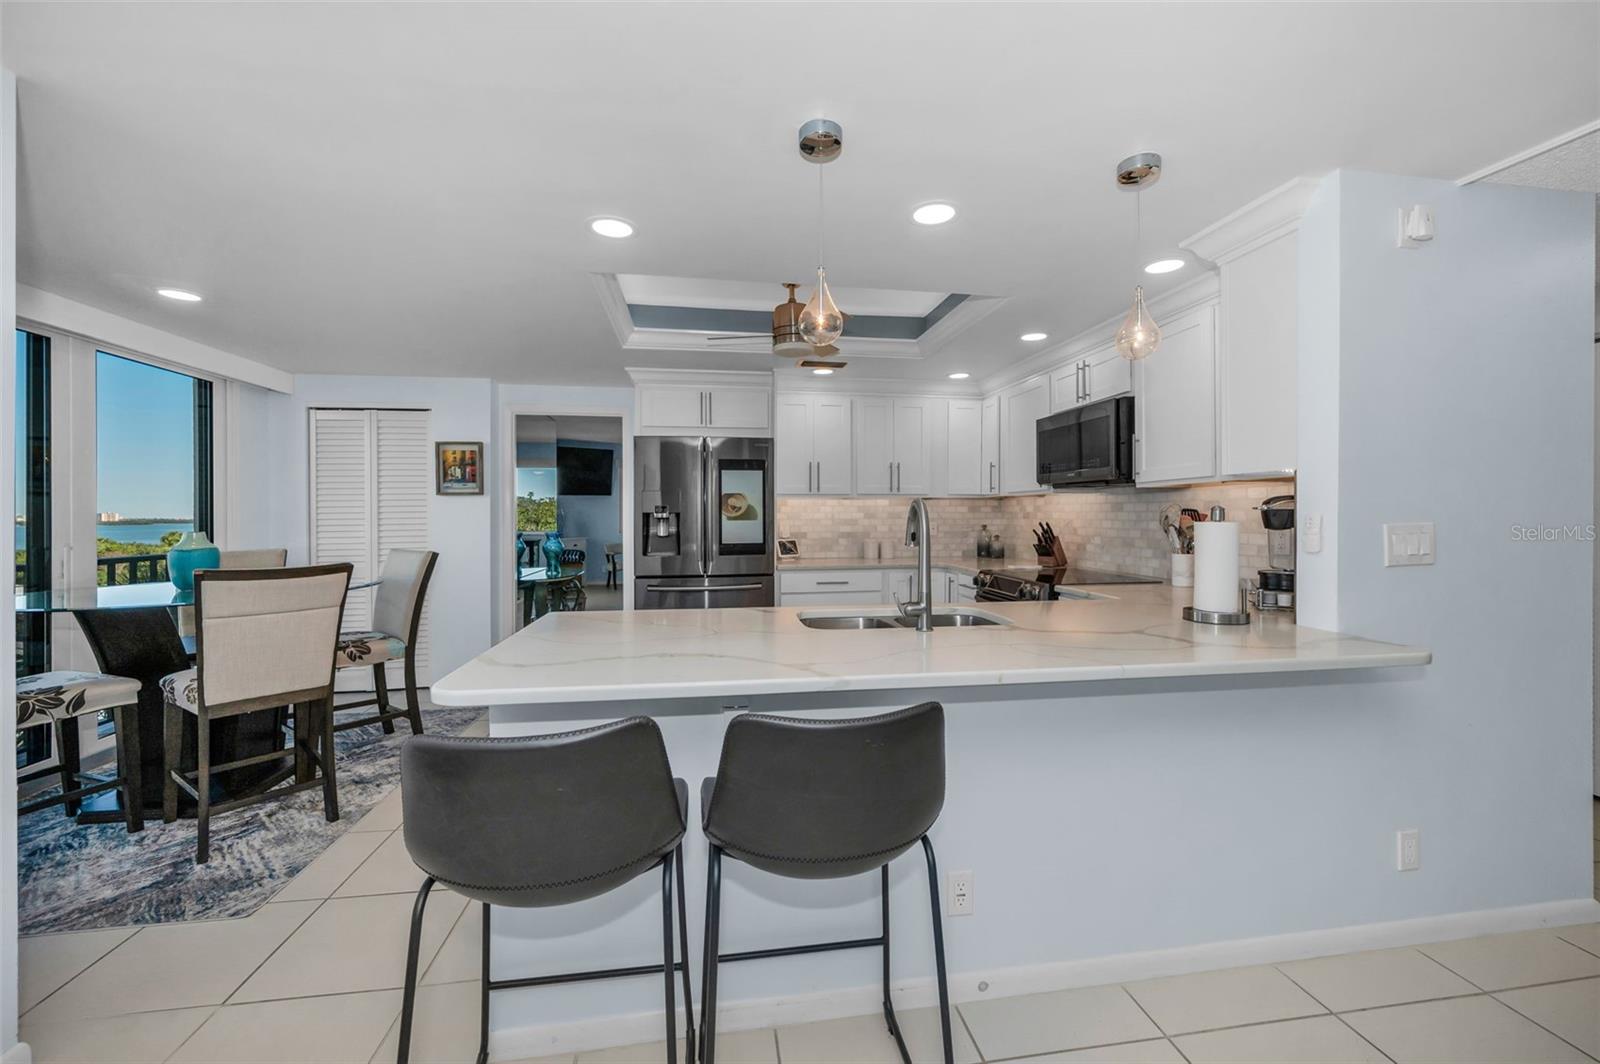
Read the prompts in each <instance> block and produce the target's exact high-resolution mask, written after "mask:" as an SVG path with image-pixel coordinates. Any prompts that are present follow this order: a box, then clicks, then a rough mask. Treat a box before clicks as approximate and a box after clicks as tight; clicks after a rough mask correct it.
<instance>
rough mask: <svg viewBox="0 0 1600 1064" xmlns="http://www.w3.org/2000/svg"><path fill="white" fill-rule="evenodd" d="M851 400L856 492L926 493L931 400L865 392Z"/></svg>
mask: <svg viewBox="0 0 1600 1064" xmlns="http://www.w3.org/2000/svg"><path fill="white" fill-rule="evenodd" d="M854 405H855V474H856V476H855V483H856V493H857V494H860V495H926V494H928V493H930V492H931V491H932V490H933V463H932V460H931V454H930V450H931V447H932V424H931V421H932V412H933V400H929V399H890V398H885V397H882V396H864V397H861V398H858V399H856V400H855V404H854Z"/></svg>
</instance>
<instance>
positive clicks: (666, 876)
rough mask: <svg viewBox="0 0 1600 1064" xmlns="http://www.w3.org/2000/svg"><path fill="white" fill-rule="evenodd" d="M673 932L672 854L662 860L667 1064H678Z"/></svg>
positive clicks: (662, 965)
mask: <svg viewBox="0 0 1600 1064" xmlns="http://www.w3.org/2000/svg"><path fill="white" fill-rule="evenodd" d="M673 934H674V932H673V930H672V854H670V853H669V854H667V855H666V856H665V857H663V858H662V859H661V977H662V982H663V984H664V985H665V988H666V1017H667V1064H678V1003H677V1002H676V1001H673V1000H672V989H673V983H674V982H675V981H676V979H677V974H678V973H676V972H674V971H673V970H672V965H673V962H674V961H675V960H676V959H677V953H678V950H677V947H676V945H675V944H674V943H673Z"/></svg>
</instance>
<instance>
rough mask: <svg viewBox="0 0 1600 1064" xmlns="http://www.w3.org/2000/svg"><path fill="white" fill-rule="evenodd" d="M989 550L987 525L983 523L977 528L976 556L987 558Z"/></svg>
mask: <svg viewBox="0 0 1600 1064" xmlns="http://www.w3.org/2000/svg"><path fill="white" fill-rule="evenodd" d="M990 551H991V544H990V540H989V526H988V525H984V526H983V527H981V528H979V529H978V557H980V558H987V557H989V556H990Z"/></svg>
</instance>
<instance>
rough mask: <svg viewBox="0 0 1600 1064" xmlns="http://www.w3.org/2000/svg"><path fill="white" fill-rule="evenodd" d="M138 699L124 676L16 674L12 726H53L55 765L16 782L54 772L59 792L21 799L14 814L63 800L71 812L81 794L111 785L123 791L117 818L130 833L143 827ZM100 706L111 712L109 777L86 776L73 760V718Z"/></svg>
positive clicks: (135, 684)
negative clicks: (113, 766) (113, 741)
mask: <svg viewBox="0 0 1600 1064" xmlns="http://www.w3.org/2000/svg"><path fill="white" fill-rule="evenodd" d="M138 703H139V681H138V680H134V679H129V678H128V677H126V676H107V675H106V674H105V673H100V672H66V671H61V672H41V673H35V674H34V675H32V676H22V677H18V679H17V731H18V732H21V731H22V730H23V729H24V728H41V727H53V728H54V729H55V745H56V765H55V767H53V768H44V769H39V770H38V771H35V772H30V773H28V774H26V775H23V776H18V777H17V782H18V783H19V784H22V783H29V782H32V781H33V780H37V779H42V778H44V777H46V776H52V775H56V774H59V775H60V777H61V793H60V794H52V795H49V796H48V797H45V798H38V799H34V800H33V801H28V802H22V803H20V804H19V805H18V806H17V814H18V815H19V816H22V815H26V814H28V813H32V812H35V811H37V810H40V809H47V808H49V807H50V806H52V805H62V806H65V807H66V813H67V815H68V816H76V815H77V814H78V808H79V803H80V802H81V801H82V800H83V799H84V798H87V797H89V796H90V795H92V794H99V793H101V792H102V791H109V790H113V789H115V790H119V791H121V792H122V817H123V822H124V823H125V824H126V825H127V827H128V832H129V834H132V833H133V832H135V831H142V830H144V810H143V809H142V808H141V806H140V772H139V722H138V720H137V709H138ZM103 709H109V710H112V711H113V712H114V713H115V721H116V736H117V775H116V776H115V777H114V778H112V779H98V778H95V777H85V776H84V775H83V772H82V766H81V765H80V763H79V760H78V718H79V717H85V716H88V715H89V714H91V713H99V712H100V711H101V710H103ZM80 784H86V785H83V786H80Z"/></svg>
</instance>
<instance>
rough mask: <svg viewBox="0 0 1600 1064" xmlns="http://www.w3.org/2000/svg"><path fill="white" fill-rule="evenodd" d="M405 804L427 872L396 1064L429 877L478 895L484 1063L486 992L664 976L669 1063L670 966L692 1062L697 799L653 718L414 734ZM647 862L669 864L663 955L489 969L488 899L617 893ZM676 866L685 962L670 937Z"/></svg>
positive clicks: (557, 901)
mask: <svg viewBox="0 0 1600 1064" xmlns="http://www.w3.org/2000/svg"><path fill="white" fill-rule="evenodd" d="M400 801H401V806H402V813H401V822H402V826H403V830H404V832H405V836H404V837H405V843H406V849H407V850H408V851H410V853H411V859H412V861H414V862H415V863H416V865H417V867H418V868H420V869H422V871H423V872H424V873H425V874H426V876H427V878H426V879H424V880H423V881H422V887H421V889H420V890H418V891H417V901H416V905H415V906H414V907H413V909H412V913H411V936H410V944H409V947H408V950H407V953H406V981H405V996H404V1003H403V1005H402V1007H401V1012H400V1045H399V1051H398V1055H397V1059H398V1061H399V1064H406V1061H407V1060H408V1059H409V1058H410V1054H411V1027H412V1015H413V1008H414V1005H415V999H416V991H417V962H418V951H419V949H420V946H421V941H422V917H423V911H424V909H425V907H426V906H427V903H428V892H429V891H430V890H431V889H432V888H433V885H434V883H435V882H438V883H443V884H444V885H445V886H447V887H449V888H450V889H451V890H452V891H454V892H455V893H457V894H462V895H465V896H466V897H467V898H469V899H471V900H474V901H478V902H482V903H483V979H482V992H481V994H482V996H481V1008H480V1012H479V1040H478V1064H484V1062H485V1061H487V1060H488V1059H489V993H490V991H493V990H513V989H518V988H522V987H533V986H549V985H552V984H555V983H570V982H581V981H587V980H591V979H609V978H616V977H621V976H636V975H652V974H655V973H658V972H659V973H661V974H662V976H663V977H664V980H665V988H666V1027H667V1062H668V1064H674V1061H675V1059H676V1052H677V1033H676V1027H677V1020H676V1016H675V1008H674V1003H673V972H674V970H678V971H681V972H682V973H683V1008H684V1019H685V1028H684V1030H685V1036H686V1039H687V1053H686V1054H685V1057H684V1062H685V1064H689V1062H690V1061H693V1060H694V1056H695V1053H694V1009H693V1006H692V1004H691V1002H690V998H689V963H688V950H689V941H688V919H687V914H686V911H685V908H686V907H685V904H684V892H683V836H684V832H685V830H686V825H687V822H688V821H687V816H688V813H687V810H688V805H689V795H688V788H687V787H686V786H685V785H684V782H683V781H682V780H680V779H674V778H673V776H672V768H671V766H670V765H668V763H667V749H666V745H665V744H664V743H663V742H662V740H661V729H660V728H659V727H657V726H656V722H655V721H653V720H651V719H650V718H649V717H630V718H628V719H627V720H619V721H612V722H611V723H608V724H602V725H600V726H598V727H594V728H584V729H581V730H579V731H570V732H562V733H558V734H555V735H530V736H526V737H517V738H508V739H464V738H449V737H444V736H434V735H423V736H416V737H414V738H411V739H408V740H406V742H405V744H404V745H403V746H401V748H400ZM652 868H660V869H661V939H662V962H661V963H660V964H645V965H639V966H636V967H631V968H610V969H604V970H597V971H585V972H571V973H567V974H564V975H538V976H529V977H523V978H517V979H492V978H490V972H489V914H490V908H489V907H490V906H491V905H505V906H510V907H513V908H545V907H549V906H556V905H570V904H573V903H575V902H581V901H586V900H588V899H590V898H595V897H599V896H600V895H602V894H605V893H608V892H610V891H612V890H615V889H617V888H618V887H621V886H623V885H624V884H626V883H629V882H631V881H632V880H634V879H636V878H638V877H639V876H641V875H644V874H645V873H646V872H648V871H650V870H651V869H652ZM674 872H676V877H677V894H678V902H677V904H678V938H679V940H680V941H681V942H682V943H683V952H684V956H683V960H681V961H680V960H678V959H677V951H676V949H675V948H674V946H673V938H672V893H673V876H674Z"/></svg>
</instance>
